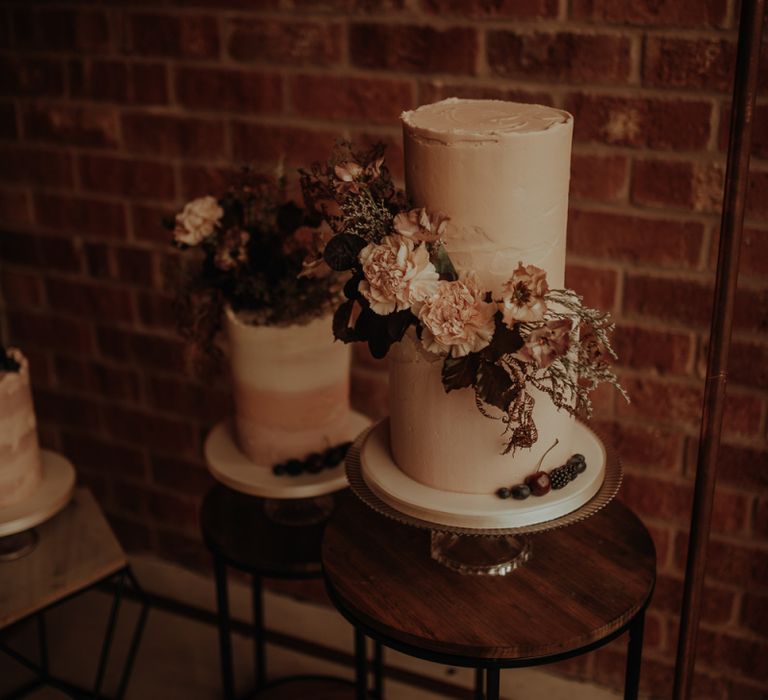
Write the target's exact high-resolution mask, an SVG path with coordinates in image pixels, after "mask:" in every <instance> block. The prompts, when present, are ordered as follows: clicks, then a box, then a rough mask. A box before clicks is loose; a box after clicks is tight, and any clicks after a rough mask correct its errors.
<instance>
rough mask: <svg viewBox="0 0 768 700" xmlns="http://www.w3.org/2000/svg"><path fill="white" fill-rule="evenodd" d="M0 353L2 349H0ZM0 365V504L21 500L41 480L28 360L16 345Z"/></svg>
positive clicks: (4, 355)
mask: <svg viewBox="0 0 768 700" xmlns="http://www.w3.org/2000/svg"><path fill="white" fill-rule="evenodd" d="M0 352H2V349H0ZM2 360H4V362H3V364H2V367H0V507H3V506H8V505H11V504H14V503H18V502H19V501H22V500H24V499H25V498H26V497H27V496H29V495H30V494H31V493H32V492H33V491H34V490H35V488H36V487H37V485H38V484H39V483H40V480H41V479H42V465H41V458H40V448H39V446H38V441H37V423H36V421H35V411H34V407H33V404H32V391H31V387H30V383H29V363H28V362H27V359H26V358H25V357H24V355H22V353H21V351H20V350H18V349H16V348H9V349H8V350H7V351H6V352H5V353H3V357H2Z"/></svg>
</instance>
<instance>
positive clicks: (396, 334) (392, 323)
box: [384, 309, 416, 343]
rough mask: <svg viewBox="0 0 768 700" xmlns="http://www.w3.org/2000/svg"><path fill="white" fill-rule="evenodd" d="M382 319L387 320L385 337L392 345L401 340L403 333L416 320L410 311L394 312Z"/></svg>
mask: <svg viewBox="0 0 768 700" xmlns="http://www.w3.org/2000/svg"><path fill="white" fill-rule="evenodd" d="M384 318H386V319H387V335H388V336H389V339H390V341H392V342H393V343H396V342H398V341H399V340H402V338H403V336H404V335H405V331H407V330H408V326H410V325H411V323H413V322H414V321H415V320H416V317H415V316H414V315H413V314H412V313H411V311H410V309H406V310H405V311H396V312H395V313H391V314H389V315H387V316H385V317H384Z"/></svg>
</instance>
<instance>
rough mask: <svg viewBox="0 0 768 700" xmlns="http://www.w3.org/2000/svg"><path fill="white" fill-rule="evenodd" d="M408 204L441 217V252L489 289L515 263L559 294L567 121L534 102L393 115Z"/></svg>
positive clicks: (438, 107) (427, 108) (481, 103)
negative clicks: (399, 124)
mask: <svg viewBox="0 0 768 700" xmlns="http://www.w3.org/2000/svg"><path fill="white" fill-rule="evenodd" d="M402 121H403V130H404V136H405V138H404V147H405V180H406V189H407V191H408V194H409V195H410V196H411V198H412V199H413V201H414V203H415V204H416V206H427V207H428V208H430V209H431V210H440V211H443V212H445V213H446V214H448V216H450V222H449V224H448V230H447V233H446V248H447V250H448V252H449V253H450V254H451V259H452V260H453V261H454V263H456V265H457V266H458V267H459V268H461V269H462V270H475V271H476V272H477V273H478V275H479V277H480V281H481V282H482V283H483V284H484V286H486V288H488V289H490V290H492V291H494V292H497V291H498V290H499V288H500V286H501V285H502V284H503V283H504V282H505V281H506V280H507V279H508V278H509V276H510V275H511V273H512V270H514V268H515V267H516V266H517V263H518V262H519V261H521V260H522V261H523V262H524V263H525V264H533V265H536V266H538V267H541V268H542V269H544V270H546V272H547V280H548V282H549V285H550V287H555V288H556V287H562V286H563V277H564V270H565V228H566V222H567V208H568V182H569V179H570V151H571V136H572V132H573V118H572V117H571V115H570V114H568V113H567V112H563V111H561V110H558V109H554V108H552V107H545V106H542V105H529V104H520V103H516V102H502V101H499V100H464V99H457V98H449V99H447V100H443V101H442V102H436V103H434V104H430V105H424V106H423V107H419V108H418V109H416V110H413V111H411V112H405V113H404V114H403V115H402Z"/></svg>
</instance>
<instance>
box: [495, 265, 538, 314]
mask: <svg viewBox="0 0 768 700" xmlns="http://www.w3.org/2000/svg"><path fill="white" fill-rule="evenodd" d="M548 291H549V285H548V284H547V273H546V272H544V270H542V269H541V268H540V267H536V266H535V265H525V266H523V263H522V262H520V263H518V265H517V269H516V270H515V271H514V272H513V273H512V277H510V279H509V280H507V282H505V284H504V286H503V287H502V290H501V292H502V295H501V299H500V300H499V308H500V309H501V313H502V316H503V318H504V323H505V324H507V326H509V327H510V328H511V327H512V326H514V325H515V323H517V322H518V321H523V322H526V323H530V322H532V321H541V320H542V319H543V318H544V314H545V312H546V311H547V302H546V299H545V298H544V297H545V295H546V293H547V292H548Z"/></svg>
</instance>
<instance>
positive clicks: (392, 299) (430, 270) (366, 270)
mask: <svg viewBox="0 0 768 700" xmlns="http://www.w3.org/2000/svg"><path fill="white" fill-rule="evenodd" d="M359 259H360V263H361V265H362V268H363V274H364V275H365V279H364V280H362V281H361V282H360V287H359V289H360V293H361V294H362V295H363V296H364V297H365V298H366V299H367V300H368V302H369V303H370V305H371V309H372V310H373V311H374V312H376V313H377V314H380V315H385V314H389V313H392V312H393V311H402V310H403V309H410V308H411V307H413V308H414V309H416V308H417V307H418V306H419V305H420V304H421V302H422V301H423V300H424V299H425V298H426V297H428V296H430V295H431V294H432V293H433V292H434V291H435V288H436V287H437V281H438V274H437V270H435V266H434V265H433V264H432V263H431V262H430V261H429V253H428V252H427V249H426V248H425V247H424V246H423V245H419V244H416V243H414V242H413V241H412V240H410V239H408V238H404V237H402V236H396V235H393V236H385V237H384V239H383V240H382V241H381V243H380V244H376V243H370V244H368V245H367V246H365V248H363V249H362V250H361V251H360V257H359Z"/></svg>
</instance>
